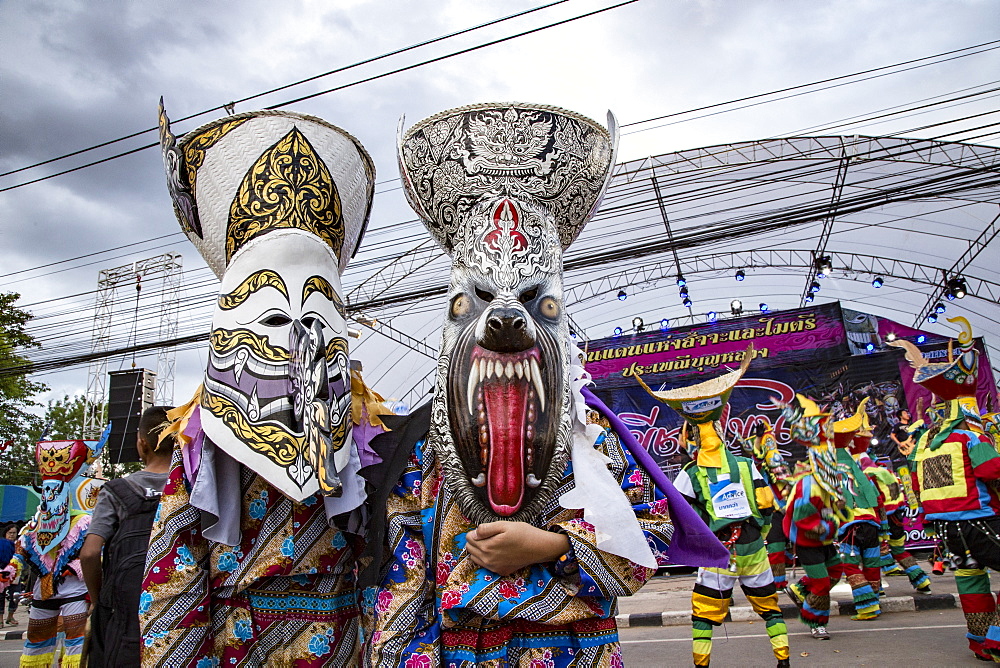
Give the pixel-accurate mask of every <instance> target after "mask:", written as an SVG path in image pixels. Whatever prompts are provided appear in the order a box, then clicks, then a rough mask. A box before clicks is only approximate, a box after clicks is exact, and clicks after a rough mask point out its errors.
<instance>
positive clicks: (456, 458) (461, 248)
mask: <svg viewBox="0 0 1000 668" xmlns="http://www.w3.org/2000/svg"><path fill="white" fill-rule="evenodd" d="M608 123H609V127H610V130H608V129H605V128H603V127H601V126H600V125H599V124H597V123H595V122H594V121H592V120H590V119H587V118H584V117H583V116H579V115H577V114H574V113H572V112H568V111H565V110H562V109H558V108H555V107H548V106H542V105H526V104H520V103H515V104H483V105H472V106H468V107H461V108H459V109H454V110H450V111H445V112H442V113H440V114H437V115H435V116H432V117H431V118H428V119H426V120H424V121H421V122H420V123H418V124H416V125H415V126H413V127H412V128H410V129H409V130H408V131H407V132H406V133H405V134H404V133H403V122H402V120H401V121H400V126H399V152H398V155H399V162H400V171H401V174H402V177H403V184H404V191H405V193H406V197H407V199H408V201H409V202H410V205H411V206H412V207H413V208H414V210H415V211H416V212H417V213H418V214H419V216H420V217H421V219H422V220H423V222H424V224H425V225H426V226H427V229H428V231H429V232H430V233H431V235H432V236H433V237H434V238H435V240H437V242H438V243H439V244H441V246H442V247H443V248H444V249H445V250H446V251H447V252H448V253H449V254H450V255H451V258H452V269H451V286H450V290H449V310H448V313H447V316H446V318H445V322H444V327H443V331H442V338H441V341H442V343H441V350H440V353H439V358H438V376H437V380H436V388H435V393H434V399H433V404H432V409H431V413H432V414H431V432H430V439H431V443H432V444H433V447H434V448H435V453H436V455H437V457H438V460H439V461H440V462H441V464H442V466H443V469H444V474H445V480H446V482H447V484H448V485H449V486H450V488H451V489H452V490H453V492H454V493H455V495H456V499H457V500H458V503H459V507H460V508H461V510H462V512H463V513H464V514H465V515H466V517H468V518H469V519H471V520H472V521H474V522H477V523H481V522H487V521H492V520H497V519H508V520H516V521H529V522H530V521H533V520H535V519H537V517H538V516H539V514H540V512H541V510H542V508H544V507H545V505H546V504H547V503H548V502H549V501H550V500H551V498H552V494H553V492H554V491H555V488H556V486H557V485H558V483H559V481H560V480H561V478H562V475H563V471H564V469H565V465H566V460H567V457H568V456H569V444H570V434H571V409H572V406H573V404H572V402H571V400H570V393H571V389H572V388H571V386H570V378H569V360H570V356H569V355H570V353H569V343H568V342H569V332H568V326H567V323H566V315H565V313H564V311H563V303H562V298H563V282H562V269H563V267H562V252H563V251H564V250H565V249H566V248H567V247H568V246H569V245H570V243H572V241H573V240H574V239H575V238H576V236H577V235H578V234H579V233H580V231H581V230H582V229H583V226H584V225H585V224H586V222H587V221H588V220H589V219H590V216H591V215H592V213H593V211H594V210H595V209H596V207H597V205H598V204H599V203H600V200H601V197H602V196H603V193H604V190H605V188H606V187H607V182H608V180H609V177H610V173H611V166H612V165H613V164H614V149H615V146H616V143H617V128H616V123H615V120H614V117H613V116H612V115H611V114H608Z"/></svg>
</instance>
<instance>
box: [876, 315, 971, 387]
mask: <svg viewBox="0 0 1000 668" xmlns="http://www.w3.org/2000/svg"><path fill="white" fill-rule="evenodd" d="M948 322H951V323H955V324H957V325H959V326H960V327H961V328H962V331H961V333H960V334H959V335H958V343H959V349H958V354H957V355H955V354H953V352H952V349H951V344H950V343H949V345H948V361H947V362H928V361H927V360H926V359H924V356H923V355H922V354H921V352H920V349H919V348H917V347H916V346H915V345H913V344H912V343H910V342H909V341H906V340H904V339H896V340H895V341H890V342H889V345H890V346H895V347H897V348H902V349H903V350H905V351H906V361H908V362H909V363H910V366H912V367H913V382H914V383H917V384H918V385H923V386H924V387H926V388H927V389H928V390H930V391H931V392H933V393H934V394H936V395H937V396H939V397H941V398H942V399H944V400H945V401H951V400H953V399H960V398H963V397H975V396H976V383H977V380H978V376H977V374H978V372H979V351H978V350H976V348H975V339H973V338H972V326H971V325H970V324H969V321H968V320H966V319H965V318H962V317H956V318H948Z"/></svg>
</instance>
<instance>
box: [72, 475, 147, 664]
mask: <svg viewBox="0 0 1000 668" xmlns="http://www.w3.org/2000/svg"><path fill="white" fill-rule="evenodd" d="M102 489H104V490H107V491H108V492H109V493H111V494H114V495H115V496H116V497H117V498H118V500H119V501H121V503H122V506H123V507H124V508H125V516H124V517H123V518H122V519H121V522H120V524H119V525H118V530H117V531H116V532H115V534H114V535H113V536H111V538H110V539H109V540H108V541H107V542H106V543H105V544H104V557H103V560H102V561H103V563H102V565H103V570H104V579H103V583H102V584H101V594H100V596H99V597H98V602H97V603H98V604H97V607H96V610H95V612H94V616H93V617H92V618H91V626H92V628H91V642H90V648H89V665H91V666H138V665H139V643H140V638H139V595H140V594H141V593H142V579H143V576H144V574H145V570H146V552H147V551H148V549H149V534H150V533H151V532H152V529H153V518H154V517H155V516H156V509H157V507H158V506H159V504H160V497H158V496H156V497H150V498H147V497H146V496H145V495H143V494H140V493H139V492H138V491H136V489H135V487H134V486H133V485H132V483H130V482H128V481H127V480H125V479H124V478H117V479H115V480H110V481H108V482H106V483H105V484H104V487H103V488H102Z"/></svg>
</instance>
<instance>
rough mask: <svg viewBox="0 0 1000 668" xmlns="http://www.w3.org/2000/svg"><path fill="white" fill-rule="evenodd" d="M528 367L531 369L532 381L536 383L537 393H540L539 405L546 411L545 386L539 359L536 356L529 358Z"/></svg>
mask: <svg viewBox="0 0 1000 668" xmlns="http://www.w3.org/2000/svg"><path fill="white" fill-rule="evenodd" d="M528 368H529V369H530V371H531V382H532V383H534V385H535V393H536V394H537V395H538V405H539V407H540V408H541V410H543V411H544V410H545V387H544V385H543V384H542V371H541V369H539V368H538V361H537V360H536V359H535V358H534V357H530V358H528Z"/></svg>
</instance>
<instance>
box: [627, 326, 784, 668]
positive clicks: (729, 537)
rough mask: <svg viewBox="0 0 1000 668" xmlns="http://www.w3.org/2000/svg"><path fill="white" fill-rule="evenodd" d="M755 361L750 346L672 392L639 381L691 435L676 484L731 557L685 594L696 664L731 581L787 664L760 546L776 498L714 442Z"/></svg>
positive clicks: (708, 650)
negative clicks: (731, 365)
mask: <svg viewBox="0 0 1000 668" xmlns="http://www.w3.org/2000/svg"><path fill="white" fill-rule="evenodd" d="M753 357H754V350H753V347H752V346H751V347H750V348H748V349H747V351H746V353H745V354H744V357H743V363H742V364H741V366H740V367H739V368H738V369H734V370H732V371H730V372H729V373H727V374H725V375H724V376H720V377H717V378H713V379H711V380H707V381H704V382H701V383H698V384H696V385H692V386H689V387H680V388H676V389H673V390H667V391H661V392H653V391H652V390H650V389H649V387H648V386H647V385H646V383H645V382H644V381H643V380H642V378H639V383H640V384H641V385H642V387H643V388H644V389H645V390H646V391H647V392H649V393H650V394H651V395H652V396H654V397H655V398H656V399H658V400H660V401H662V402H663V403H665V404H667V405H668V406H670V407H671V408H673V409H674V410H675V411H677V412H678V413H679V414H680V415H681V417H682V418H684V421H685V425H684V426H685V429H684V431H685V434H687V433H690V434H691V439H690V446H689V448H688V450H689V452H691V454H692V456H693V458H694V459H693V460H692V461H691V462H688V464H687V465H686V466H685V467H684V469H683V470H682V471H681V473H680V474H679V475H678V476H677V478H676V479H675V480H674V485H675V486H676V487H677V491H679V492H680V493H681V494H683V495H684V497H685V498H687V500H688V502H689V503H690V504H691V505H692V506H694V508H695V509H696V510H697V511H698V513H699V514H700V515H701V516H702V519H704V520H705V522H707V523H708V526H709V528H710V529H711V530H712V531H713V532H715V535H716V536H717V537H718V538H719V540H721V541H722V543H723V545H725V546H726V547H728V548H729V551H730V554H731V557H730V563H729V565H728V566H726V567H724V568H699V569H698V578H697V580H695V585H694V591H693V592H691V625H692V636H693V641H692V654H693V656H694V665H696V666H708V665H709V662H710V660H711V658H712V630H713V627H716V626H720V625H721V624H722V622H723V621H725V619H726V614H727V613H728V612H729V605H730V602H731V601H732V595H733V587H734V586H735V585H736V584H737V583H739V585H740V587H741V588H742V589H743V593H744V594H745V595H746V597H747V600H748V601H749V602H750V605H751V606H752V607H753V609H754V612H756V613H757V614H758V615H760V616H761V618H762V619H763V620H764V622H765V627H766V631H767V635H768V638H769V639H770V641H771V649H772V650H773V652H774V656H775V658H776V659H777V660H778V666H779V667H780V666H787V665H789V662H788V630H787V628H786V627H785V620H784V619H783V618H782V615H781V608H780V607H779V606H778V590H777V587H776V586H775V584H774V575H773V574H772V572H771V564H770V561H769V559H768V554H767V549H766V548H765V547H764V536H765V535H767V533H768V530H769V529H770V523H771V515H772V513H773V511H774V495H773V493H772V491H771V487H770V486H769V485H768V484H767V482H766V481H765V480H764V477H763V476H762V475H761V474H760V471H758V470H757V467H756V466H755V465H754V463H753V461H752V460H750V459H748V458H746V457H738V456H736V455H733V454H732V453H731V452H729V450H728V449H726V447H725V444H724V443H723V441H722V438H721V437H720V434H721V433H725V432H724V431H723V429H722V426H721V424H720V423H718V420H719V418H720V417H721V416H722V412H723V410H724V408H725V406H726V402H727V401H728V400H729V395H730V393H731V392H732V390H733V387H735V386H736V382H737V381H738V380H739V379H740V378H741V377H742V376H743V373H744V372H745V371H746V369H747V367H748V366H749V365H750V361H751V360H752V359H753ZM685 440H687V439H685Z"/></svg>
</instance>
